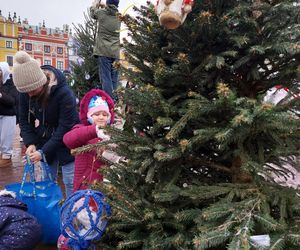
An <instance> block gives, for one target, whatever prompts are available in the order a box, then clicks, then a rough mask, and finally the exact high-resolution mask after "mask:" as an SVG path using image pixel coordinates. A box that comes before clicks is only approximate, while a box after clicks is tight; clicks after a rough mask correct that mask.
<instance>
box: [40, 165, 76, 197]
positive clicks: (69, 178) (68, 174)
mask: <svg viewBox="0 0 300 250" xmlns="http://www.w3.org/2000/svg"><path fill="white" fill-rule="evenodd" d="M49 166H50V172H51V175H52V176H53V178H54V181H56V180H57V171H58V167H59V162H58V160H54V161H53V162H52V164H51V165H49ZM74 167H75V164H74V162H69V163H67V164H65V165H63V166H61V168H62V177H63V183H64V185H65V190H66V198H68V197H69V196H70V195H71V194H72V193H73V179H74ZM44 178H47V176H45V173H44Z"/></svg>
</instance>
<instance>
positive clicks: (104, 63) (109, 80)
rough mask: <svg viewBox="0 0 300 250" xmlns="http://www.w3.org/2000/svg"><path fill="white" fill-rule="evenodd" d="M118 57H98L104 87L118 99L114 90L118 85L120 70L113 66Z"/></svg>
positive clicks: (113, 97) (111, 95) (112, 96)
mask: <svg viewBox="0 0 300 250" xmlns="http://www.w3.org/2000/svg"><path fill="white" fill-rule="evenodd" d="M116 60H117V59H115V58H112V57H106V56H99V57H98V65H99V78H100V80H101V83H102V89H103V90H104V91H105V92H106V93H107V94H109V95H110V97H111V98H112V99H114V100H116V97H115V96H114V94H113V91H114V90H116V89H117V87H118V75H119V73H118V70H117V69H115V68H114V67H113V63H114V62H115V61H116Z"/></svg>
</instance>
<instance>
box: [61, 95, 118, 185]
mask: <svg viewBox="0 0 300 250" xmlns="http://www.w3.org/2000/svg"><path fill="white" fill-rule="evenodd" d="M113 110H114V102H113V100H112V98H111V97H110V96H109V95H108V94H106V93H105V92H104V91H102V90H99V89H92V90H90V91H89V92H88V93H86V95H85V96H84V97H83V99H82V100H81V103H80V120H81V122H82V124H77V125H75V126H74V127H73V128H72V130H71V131H69V132H68V133H66V134H65V135H64V138H63V141H64V143H65V145H66V146H67V147H68V148H70V149H75V148H78V147H81V146H84V145H88V144H95V143H97V142H100V141H105V140H109V139H110V138H109V136H108V135H106V134H105V133H104V132H103V128H105V127H106V126H109V125H111V124H112V123H113V122H114V117H115V114H114V111H113ZM102 156H103V157H105V158H108V160H110V161H113V162H118V161H119V159H120V157H118V156H116V155H114V154H112V153H109V152H108V151H107V152H106V151H104V152H103V154H102ZM103 165H104V163H103V162H102V161H101V160H99V159H97V153H96V151H95V150H93V151H89V152H86V153H82V154H78V155H76V157H75V171H74V191H77V190H81V189H86V188H87V186H85V183H93V182H94V181H102V180H103V176H102V175H101V174H99V173H98V172H97V170H98V169H100V168H101V167H102V166H103Z"/></svg>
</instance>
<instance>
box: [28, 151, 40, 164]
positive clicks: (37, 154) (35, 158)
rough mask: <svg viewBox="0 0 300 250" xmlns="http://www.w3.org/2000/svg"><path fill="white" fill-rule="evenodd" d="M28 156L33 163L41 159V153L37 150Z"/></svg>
mask: <svg viewBox="0 0 300 250" xmlns="http://www.w3.org/2000/svg"><path fill="white" fill-rule="evenodd" d="M29 158H30V160H31V161H32V162H33V163H37V162H39V161H41V160H42V159H43V157H42V154H41V153H40V152H39V151H35V152H33V153H31V154H29Z"/></svg>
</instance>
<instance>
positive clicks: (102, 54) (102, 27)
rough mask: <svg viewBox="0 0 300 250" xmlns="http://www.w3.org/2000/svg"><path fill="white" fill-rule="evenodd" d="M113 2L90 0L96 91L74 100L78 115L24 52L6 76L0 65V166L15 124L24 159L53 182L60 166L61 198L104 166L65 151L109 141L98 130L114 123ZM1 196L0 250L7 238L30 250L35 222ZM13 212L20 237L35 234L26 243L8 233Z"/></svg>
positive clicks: (60, 87) (45, 70) (56, 82)
mask: <svg viewBox="0 0 300 250" xmlns="http://www.w3.org/2000/svg"><path fill="white" fill-rule="evenodd" d="M118 4H119V1H118V0H107V1H106V5H102V4H101V3H100V1H98V0H96V1H94V3H93V4H92V6H91V9H90V10H91V14H92V17H93V18H95V19H96V20H98V35H97V38H96V41H95V47H94V56H95V57H97V60H98V67H99V78H100V83H101V84H102V90H100V89H92V90H90V91H89V92H88V93H86V95H85V96H84V97H83V98H82V100H81V102H80V113H79V114H78V112H77V103H76V97H75V95H74V93H73V91H72V90H71V88H70V87H69V86H68V84H67V81H66V78H65V76H64V74H63V73H62V72H61V71H60V70H58V69H56V68H54V67H52V66H49V65H44V66H40V65H39V64H38V62H37V61H36V60H35V59H33V58H32V57H31V56H30V55H29V54H27V53H26V52H25V51H18V52H17V53H16V54H15V56H14V65H13V69H12V74H11V73H10V69H9V66H8V64H7V63H6V62H1V63H0V152H1V159H0V165H1V164H4V163H7V162H10V161H11V158H12V154H13V141H14V138H15V133H16V125H17V124H18V125H19V127H20V131H21V132H20V136H21V138H22V139H23V143H24V145H25V147H26V152H25V154H26V155H27V156H28V157H29V158H30V161H31V162H32V163H39V162H41V163H43V162H47V164H48V165H49V166H50V170H51V174H52V176H53V177H54V179H56V178H57V173H58V169H59V168H61V172H62V180H63V184H64V190H65V197H66V198H68V197H69V196H70V195H71V194H72V193H73V192H75V191H77V190H80V189H86V188H89V184H92V183H94V182H95V181H96V182H97V181H102V179H103V176H102V175H101V174H99V172H98V170H99V168H101V167H103V166H104V162H102V161H101V160H100V159H98V158H97V154H96V152H93V151H91V152H87V153H83V154H79V155H77V156H75V157H74V156H73V155H72V154H71V151H70V150H71V149H74V148H77V147H81V146H83V145H87V144H94V143H97V142H99V141H103V140H109V139H110V138H109V136H108V135H107V134H105V132H104V128H105V127H106V126H110V125H114V121H115V114H114V103H115V101H116V100H117V96H116V95H115V93H114V90H116V88H117V85H118V70H117V69H116V68H115V67H114V63H115V62H116V61H118V59H119V52H120V51H119V49H120V41H119V40H120V39H119V32H117V30H120V21H119V19H118V17H117V15H116V14H117V12H118ZM102 155H103V157H106V158H107V159H108V160H109V161H112V162H117V161H119V160H120V157H119V156H117V155H115V154H113V153H112V152H110V151H108V150H103V152H102ZM1 197H2V196H1V193H0V209H1V207H2V204H1V203H2V202H3V207H4V208H5V211H7V214H8V216H7V218H0V219H3V220H6V222H7V221H9V223H1V224H0V232H1V233H0V245H1V246H0V249H2V248H1V247H8V246H9V245H10V244H11V240H14V241H16V242H17V241H21V240H22V241H23V242H22V244H23V245H22V247H23V248H22V249H32V248H33V245H34V244H37V242H38V240H37V237H39V236H40V234H39V233H36V232H37V231H38V230H39V225H38V223H37V222H36V221H35V219H34V217H32V216H31V215H29V214H26V211H25V210H26V209H25V207H26V206H25V205H24V204H22V203H21V202H19V201H14V198H15V197H14V195H13V194H11V193H4V194H3V198H1ZM14 202H15V203H16V204H17V205H16V206H15V207H14V209H10V208H9V207H10V206H9V205H8V204H11V203H14ZM4 208H3V209H4ZM16 209H17V210H19V212H18V213H17V214H18V215H19V216H20V218H21V217H22V218H23V219H24V220H25V219H26V220H27V221H28V223H30V226H31V227H28V228H27V229H26V230H28V231H26V233H27V234H28V235H30V234H35V236H36V238H34V239H31V240H30V241H28V244H27V243H26V241H24V239H23V238H22V237H23V236H22V235H23V234H21V233H20V235H17V234H16V232H14V235H12V230H10V229H9V228H14V227H17V225H12V224H13V223H15V221H14V220H12V218H13V217H11V216H9V214H10V213H13V212H15V210H16ZM30 230H31V231H30ZM16 244H17V243H16ZM24 244H25V245H24ZM26 244H27V245H26ZM6 249H8V248H6ZM9 249H10V248H9Z"/></svg>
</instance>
